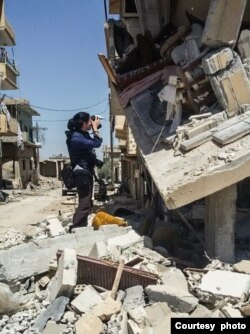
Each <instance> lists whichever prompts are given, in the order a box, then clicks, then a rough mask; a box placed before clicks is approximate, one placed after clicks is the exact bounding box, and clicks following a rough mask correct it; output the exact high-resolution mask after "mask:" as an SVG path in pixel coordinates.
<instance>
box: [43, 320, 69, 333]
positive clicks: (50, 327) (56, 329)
mask: <svg viewBox="0 0 250 334" xmlns="http://www.w3.org/2000/svg"><path fill="white" fill-rule="evenodd" d="M66 328H67V325H62V324H57V323H56V322H54V321H48V322H47V325H46V327H45V329H44V331H43V334H61V333H62V332H63V331H64V330H65V329H66Z"/></svg>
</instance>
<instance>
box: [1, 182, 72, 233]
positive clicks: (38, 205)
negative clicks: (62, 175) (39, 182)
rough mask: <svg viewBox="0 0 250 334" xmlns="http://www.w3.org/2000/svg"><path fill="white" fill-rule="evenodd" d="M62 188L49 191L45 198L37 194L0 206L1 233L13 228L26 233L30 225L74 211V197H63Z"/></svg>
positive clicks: (45, 193)
mask: <svg viewBox="0 0 250 334" xmlns="http://www.w3.org/2000/svg"><path fill="white" fill-rule="evenodd" d="M61 193H62V191H61V189H60V188H58V189H54V190H47V191H45V192H44V195H43V196H39V195H37V194H36V193H34V194H33V195H29V196H27V195H25V196H24V197H23V198H21V199H20V200H18V201H17V202H9V203H7V204H5V205H0V233H4V231H5V230H6V229H7V228H10V227H13V228H15V229H17V230H20V231H24V230H25V227H26V226H27V225H29V224H34V223H37V222H39V221H42V220H44V219H46V218H47V217H48V216H51V215H55V216H58V213H59V211H61V213H64V212H70V211H72V212H73V211H74V197H72V196H62V195H61Z"/></svg>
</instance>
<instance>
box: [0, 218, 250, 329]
mask: <svg viewBox="0 0 250 334" xmlns="http://www.w3.org/2000/svg"><path fill="white" fill-rule="evenodd" d="M58 218H59V220H56V221H57V222H58V221H60V217H58ZM53 219H54V218H48V220H47V221H46V222H48V221H51V220H52V221H53ZM62 225H64V228H66V229H65V230H64V231H65V234H63V235H58V236H56V237H52V236H49V235H48V236H47V238H46V239H44V240H43V239H42V240H37V242H38V243H39V248H37V250H36V256H37V259H38V258H39V259H40V255H39V249H40V247H42V243H44V242H48V241H49V244H48V245H50V246H49V249H50V248H51V246H52V245H53V244H55V248H53V247H52V252H51V254H54V255H55V254H56V249H60V247H62V246H61V245H64V248H63V247H62V248H61V250H63V253H62V255H61V256H60V258H59V260H58V261H56V263H57V264H56V267H55V268H54V269H53V270H52V271H51V270H49V262H50V261H49V260H50V257H48V256H46V261H45V262H46V263H47V265H46V267H45V268H44V269H43V270H41V271H40V274H39V275H38V272H36V271H34V272H33V276H31V272H30V275H28V276H27V274H26V275H24V276H25V279H24V276H23V278H21V277H20V275H19V278H18V277H16V280H14V274H13V275H12V277H11V278H12V279H11V280H9V286H10V287H11V289H13V290H15V291H16V293H15V294H14V295H15V297H17V296H18V298H24V297H26V298H27V299H26V300H25V301H24V300H23V303H21V304H19V305H17V307H15V308H14V309H13V310H12V311H6V310H2V313H1V315H0V331H1V333H6V334H7V333H12V332H13V333H17V334H22V333H24V334H29V333H47V334H48V333H52V332H53V333H63V334H67V333H68V334H70V333H76V334H79V333H96V334H101V333H112V334H113V333H119V334H120V333H121V334H127V333H161V332H162V331H166V332H167V333H168V330H170V319H171V318H173V317H246V316H248V315H249V314H250V311H249V310H250V308H249V307H250V299H249V291H250V290H249V289H250V274H249V272H248V266H249V261H241V262H239V263H236V264H234V265H232V264H227V263H223V262H220V261H219V260H214V261H212V262H210V263H209V264H208V265H207V266H206V267H205V268H204V269H203V270H197V271H195V269H193V270H190V269H187V270H184V271H182V270H180V269H177V268H176V266H175V263H174V262H173V261H172V260H171V258H168V257H165V256H163V255H161V254H159V253H158V252H156V251H155V250H153V249H152V248H155V247H154V245H153V242H152V240H151V239H150V238H148V237H147V238H142V237H141V236H139V235H138V234H137V233H136V232H135V231H134V230H131V228H130V227H121V228H120V227H117V226H112V227H111V226H102V227H101V228H100V229H99V230H98V231H94V230H93V229H92V228H91V227H90V226H89V227H87V228H85V229H83V230H81V229H79V230H77V231H76V233H75V234H74V233H73V234H68V233H67V227H66V224H65V223H63V224H62ZM44 227H46V224H45V226H44ZM100 234H101V235H102V237H101V239H102V238H103V240H100V241H98V240H97V239H98V238H100ZM76 236H77V238H78V242H79V243H82V242H84V241H85V246H84V247H85V250H88V251H86V252H85V253H84V254H85V256H88V255H89V254H94V255H95V258H96V259H105V261H111V262H117V263H118V262H119V258H120V256H123V257H124V259H125V260H126V263H127V264H128V265H130V266H132V268H136V269H141V270H142V269H143V270H145V271H148V272H150V273H154V274H156V275H157V276H158V281H157V284H156V285H147V286H142V285H135V286H132V287H129V288H127V289H125V290H118V291H117V294H116V297H115V298H114V299H112V298H111V297H110V291H108V290H106V289H105V288H102V287H101V286H95V285H91V284H87V285H84V284H79V283H78V282H77V271H78V270H77V260H76V254H80V249H81V247H78V246H77V242H76ZM118 236H119V237H118ZM65 238H66V239H65ZM71 238H73V239H72V240H71ZM79 238H80V239H79ZM81 238H82V239H81ZM60 239H62V242H59V243H58V240H60ZM34 240H35V239H34ZM81 240H82V241H81ZM87 240H89V246H88V247H86V242H87ZM117 241H120V242H117ZM87 243H88V242H87ZM28 244H30V242H29V243H28ZM31 244H33V245H34V243H33V242H31ZM66 244H67V248H65V246H66ZM26 245H27V244H24V246H26ZM69 245H71V248H69ZM73 245H74V246H76V247H74V249H73ZM100 245H101V246H100ZM35 246H36V245H35ZM147 246H148V247H150V248H148V247H147ZM22 247H23V245H19V246H12V247H9V246H8V248H7V249H6V250H4V251H2V252H10V251H11V249H12V250H13V249H14V248H16V252H17V253H19V254H20V250H21V249H22ZM29 247H31V245H30V246H29ZM36 247H37V246H36ZM100 247H101V248H102V251H100ZM46 249H48V246H47V247H46ZM82 249H83V248H82ZM112 252H114V255H113V256H112ZM2 254H4V255H6V253H2ZM13 254H14V253H12V256H13ZM23 254H24V253H23ZM34 254H35V252H34ZM41 256H44V255H41ZM166 256H167V255H166ZM1 258H2V256H1ZM41 258H42V257H41ZM28 263H29V262H27V264H25V263H24V264H23V266H26V265H27V266H28ZM31 267H32V266H31ZM5 269H7V268H6V266H3V262H2V268H1V270H2V277H5V281H6V277H7V276H6V275H5V276H4V275H3V274H4V270H5ZM7 281H8V280H7ZM239 282H241V283H239ZM7 287H8V285H7ZM236 287H237V289H236ZM1 291H2V290H1V286H0V305H1V300H2V299H1ZM9 291H10V290H9ZM27 300H28V301H27ZM13 330H14V331H13Z"/></svg>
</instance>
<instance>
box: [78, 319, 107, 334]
mask: <svg viewBox="0 0 250 334" xmlns="http://www.w3.org/2000/svg"><path fill="white" fill-rule="evenodd" d="M75 331H76V334H101V333H103V324H102V322H101V320H100V319H99V318H98V317H96V316H94V315H92V314H86V315H83V316H82V317H81V319H79V320H78V321H77V322H76V323H75Z"/></svg>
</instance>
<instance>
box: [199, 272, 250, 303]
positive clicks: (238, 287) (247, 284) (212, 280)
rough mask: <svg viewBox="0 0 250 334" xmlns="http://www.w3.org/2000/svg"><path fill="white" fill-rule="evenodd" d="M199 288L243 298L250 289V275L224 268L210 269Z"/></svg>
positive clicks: (216, 293)
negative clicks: (224, 269)
mask: <svg viewBox="0 0 250 334" xmlns="http://www.w3.org/2000/svg"><path fill="white" fill-rule="evenodd" d="M199 289H200V290H201V291H205V292H210V293H213V294H215V295H221V296H231V297H235V298H243V297H244V295H247V294H248V290H249V289H250V275H245V274H239V273H234V272H230V271H223V270H215V271H209V272H208V273H207V274H206V275H204V276H203V278H202V280H201V284H200V286H199Z"/></svg>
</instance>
